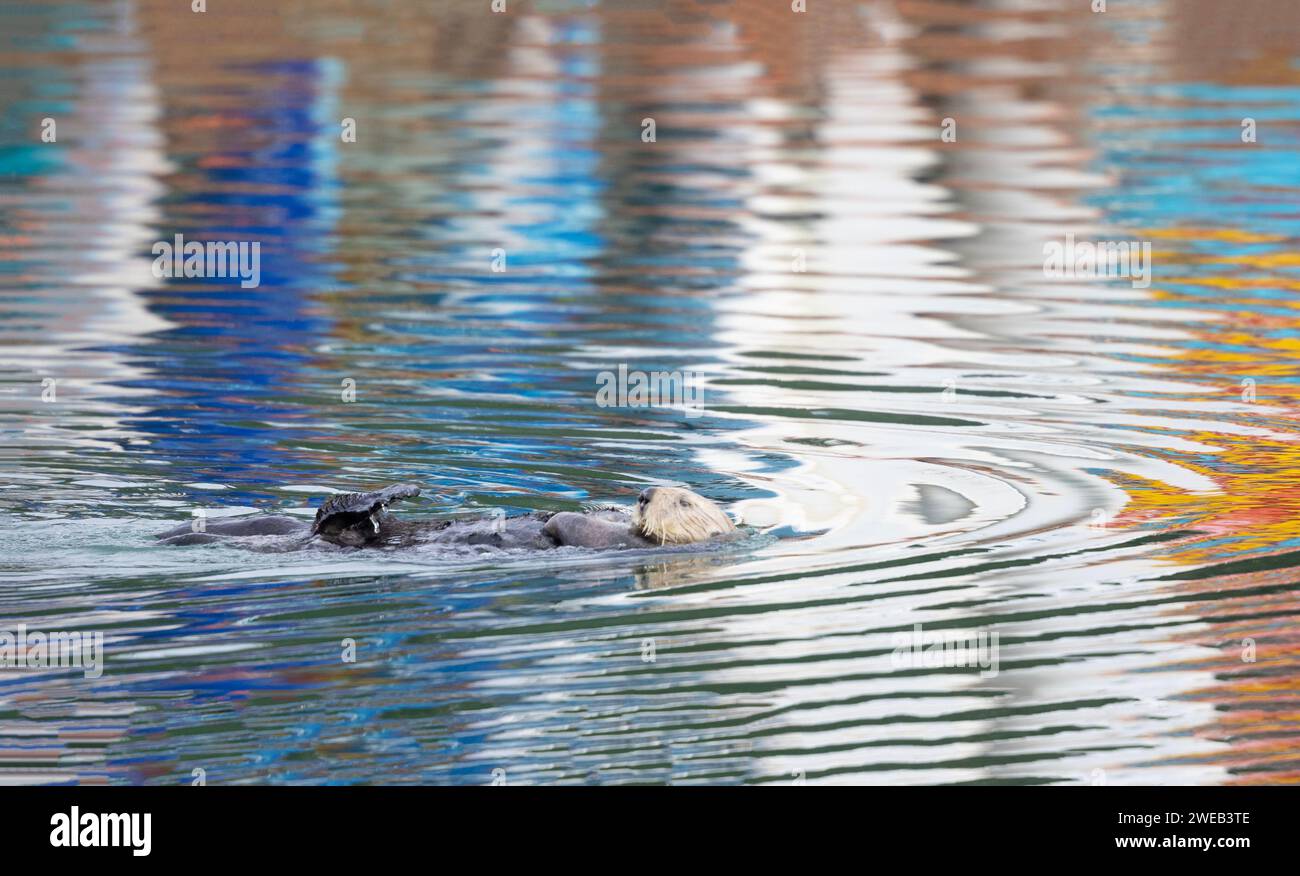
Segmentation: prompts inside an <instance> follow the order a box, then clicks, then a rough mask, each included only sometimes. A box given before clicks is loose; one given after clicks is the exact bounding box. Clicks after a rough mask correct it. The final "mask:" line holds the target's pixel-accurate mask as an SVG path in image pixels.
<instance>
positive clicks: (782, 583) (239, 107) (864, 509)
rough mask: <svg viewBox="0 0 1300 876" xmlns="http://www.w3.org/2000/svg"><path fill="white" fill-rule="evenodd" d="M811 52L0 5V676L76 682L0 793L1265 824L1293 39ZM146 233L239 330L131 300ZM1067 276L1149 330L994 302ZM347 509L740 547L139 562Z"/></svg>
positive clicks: (849, 12) (1284, 535)
mask: <svg viewBox="0 0 1300 876" xmlns="http://www.w3.org/2000/svg"><path fill="white" fill-rule="evenodd" d="M816 5H817V7H818V8H817V9H816V10H812V11H810V12H809V13H807V14H805V15H802V16H801V15H795V14H793V13H787V12H785V11H783V9H782V4H780V3H777V4H770V3H759V2H758V0H753V2H736V3H733V4H730V5H726V4H714V3H703V2H687V0H680V2H665V3H656V4H616V3H603V4H601V3H597V4H587V3H577V2H547V3H541V2H536V3H531V4H530V3H525V2H515V3H511V4H510V6H511V9H512V11H511V13H510V14H509V15H492V14H489V13H488V12H486V11H485V10H486V8H487V4H463V3H456V4H453V3H449V2H448V3H432V4H428V3H418V4H417V3H396V4H386V5H385V6H384V8H383V9H382V10H379V9H378V8H376V10H374V11H373V12H366V11H364V10H363V8H361V7H356V6H355V5H354V4H347V3H341V2H339V3H335V2H325V3H311V4H306V3H298V2H288V3H283V4H276V10H277V11H276V12H275V13H273V14H272V13H268V12H267V11H266V10H265V5H264V4H261V3H255V2H252V0H241V2H234V0H231V2H223V3H221V4H210V6H211V7H212V8H211V9H210V11H209V12H207V13H205V14H203V15H196V14H193V13H190V12H188V11H187V10H185V9H184V6H185V4H180V5H179V6H178V5H177V4H174V3H171V4H169V3H164V2H162V0H137V2H127V0H120V2H86V3H73V2H68V3H64V2H49V3H32V4H26V3H8V4H5V5H4V8H3V10H0V11H2V12H3V22H4V24H3V29H2V30H0V103H2V104H3V107H2V108H0V118H2V119H3V122H2V123H0V288H2V289H3V295H2V296H0V340H2V343H3V346H2V347H0V380H2V381H3V385H2V386H0V391H3V395H2V396H0V462H2V464H3V474H4V476H3V478H0V481H2V483H0V486H2V487H3V489H0V513H2V514H3V516H2V518H0V539H2V541H0V543H2V544H3V545H4V546H5V548H6V549H5V551H4V554H3V556H0V628H4V629H11V628H13V627H14V626H15V625H17V624H25V625H27V627H29V628H31V629H34V630H85V631H93V630H98V631H102V632H103V633H104V635H105V639H106V658H105V671H104V673H103V675H102V676H101V677H99V678H93V679H91V678H86V677H84V676H83V674H81V673H79V672H76V671H68V670H40V669H32V668H27V669H21V670H20V669H5V670H0V782H4V783H45V782H86V783H100V782H119V783H125V782H151V783H173V784H174V783H188V782H190V781H192V780H193V776H194V775H195V772H194V771H195V770H203V775H204V776H205V778H206V781H207V782H209V783H212V784H218V783H220V784H233V783H251V782H281V783H284V782H337V783H350V782H375V783H379V782H384V783H387V782H439V783H447V782H450V783H465V784H484V783H489V782H493V781H498V782H500V781H505V782H507V783H510V784H515V783H548V784H550V783H588V782H598V783H627V782H652V783H662V782H671V783H705V782H723V783H790V782H809V783H851V782H869V783H886V784H905V783H987V782H1010V783H1057V784H1092V783H1099V782H1104V783H1109V784H1126V783H1148V784H1150V783H1156V784H1165V783H1171V784H1172V783H1178V784H1184V783H1232V782H1281V781H1291V780H1295V779H1296V777H1297V776H1300V765H1298V764H1297V760H1298V757H1300V755H1298V754H1297V752H1298V751H1300V748H1298V745H1300V742H1298V740H1300V723H1298V722H1297V719H1296V715H1297V713H1298V712H1297V699H1296V693H1295V691H1296V677H1297V664H1296V657H1295V655H1296V653H1297V643H1300V627H1298V626H1297V613H1298V612H1300V607H1298V604H1297V587H1298V585H1297V583H1296V582H1295V580H1294V579H1295V574H1294V572H1293V571H1292V569H1293V568H1294V567H1295V566H1296V565H1297V559H1296V552H1297V550H1300V527H1297V525H1296V523H1295V521H1296V519H1297V514H1296V512H1297V509H1300V494H1298V493H1297V488H1296V486H1295V483H1296V477H1295V475H1296V472H1297V470H1298V468H1300V462H1298V461H1300V454H1297V446H1298V445H1297V439H1298V438H1300V430H1297V427H1296V420H1295V416H1294V411H1295V404H1296V401H1297V398H1298V397H1300V382H1298V381H1297V379H1296V376H1295V368H1294V364H1293V363H1294V355H1295V350H1296V346H1297V341H1296V338H1297V337H1300V311H1298V310H1297V308H1296V306H1295V293H1296V291H1297V289H1300V270H1298V269H1300V260H1298V259H1297V257H1296V248H1295V241H1296V239H1297V237H1298V236H1300V221H1298V217H1297V213H1296V207H1295V205H1296V203H1297V195H1300V162H1298V161H1297V149H1298V148H1300V67H1298V66H1297V63H1296V62H1297V58H1296V54H1295V49H1294V47H1295V45H1296V42H1295V40H1294V39H1293V38H1292V37H1294V36H1295V35H1296V34H1297V33H1300V16H1297V15H1296V13H1295V12H1294V11H1293V10H1291V9H1290V8H1289V7H1288V6H1287V4H1285V3H1282V2H1278V3H1266V2H1260V3H1258V4H1256V5H1255V7H1254V9H1253V11H1239V10H1233V9H1229V8H1226V4H1225V5H1222V6H1221V5H1220V4H1214V3H1210V2H1200V0H1193V2H1186V3H1173V2H1149V3H1125V4H1110V6H1111V9H1110V11H1108V12H1107V13H1105V14H1104V15H1091V14H1088V13H1086V12H1082V13H1080V12H1078V11H1077V10H1075V9H1074V7H1076V6H1086V4H1066V3H1060V2H1041V3H1019V2H1016V3H1013V2H990V3H984V4H955V3H954V4H903V3H899V4H893V3H890V2H872V3H861V4H854V3H843V4H816ZM217 6H220V7H221V8H220V9H218V8H216V7H217ZM480 6H482V7H483V8H482V9H480V8H479V7H480ZM824 7H831V8H824ZM1207 33H1209V34H1218V35H1219V37H1220V38H1218V39H1213V40H1207V39H1206V38H1205V37H1204V35H1205V34H1207ZM250 34H256V38H253V37H252V36H250ZM45 117H53V118H54V119H55V120H56V121H57V126H58V128H57V130H58V139H57V142H55V143H42V142H41V140H40V136H39V133H40V128H41V120H42V119H43V118H45ZM344 118H351V119H354V120H355V121H356V130H357V138H356V142H343V140H342V139H341V138H340V136H339V134H340V126H341V120H342V119H344ZM647 118H651V119H654V120H655V123H656V138H655V141H654V142H652V143H647V142H645V141H644V140H643V138H642V132H643V130H644V126H643V120H645V119H647ZM1245 118H1250V119H1253V120H1254V122H1255V124H1256V126H1257V130H1258V137H1257V140H1256V141H1255V142H1253V143H1246V142H1243V141H1242V138H1241V132H1242V120H1243V119H1245ZM944 119H952V120H953V121H954V122H955V124H956V132H957V137H956V140H955V142H945V141H943V140H941V138H940V131H941V128H942V126H943V121H944ZM175 234H183V235H185V236H186V238H187V239H197V240H257V241H260V242H261V248H262V283H261V285H260V286H259V287H257V288H253V289H243V288H240V286H239V284H238V282H237V281H231V280H218V279H211V280H207V279H199V278H191V279H184V278H181V279H160V278H156V277H154V276H153V275H152V273H151V271H150V263H151V261H152V255H151V252H150V248H151V247H152V245H153V243H154V242H155V241H157V240H170V239H172V237H173V235H175ZM1067 234H1073V235H1076V236H1077V237H1078V238H1079V239H1085V238H1087V239H1111V240H1135V241H1147V242H1150V243H1151V244H1152V248H1153V265H1154V268H1153V276H1152V282H1151V284H1150V287H1149V288H1134V287H1133V285H1132V284H1131V283H1128V282H1124V281H1113V280H1094V279H1086V278H1085V279H1074V280H1060V279H1052V278H1048V277H1045V276H1044V272H1043V268H1042V265H1043V246H1044V243H1046V242H1049V241H1054V240H1061V239H1063V238H1064V236H1065V235H1067ZM498 251H499V253H498ZM497 255H504V259H505V262H504V268H505V269H504V270H494V269H493V268H494V259H496V258H497ZM498 266H500V265H499V262H498ZM620 364H626V365H627V366H628V367H629V368H632V369H640V370H645V371H652V370H660V369H662V370H689V371H693V372H697V373H698V374H700V375H701V379H702V380H703V381H704V387H705V410H704V412H703V415H702V416H698V417H696V416H687V415H686V412H684V411H682V410H680V409H673V408H670V407H655V408H630V407H629V408H617V407H601V406H599V405H597V404H596V401H595V392H596V386H597V383H596V381H597V375H598V374H599V372H601V371H603V370H607V369H616V368H617V367H618V365H620ZM50 380H54V381H56V383H55V384H54V387H53V388H54V396H53V398H50V399H49V400H43V392H45V391H46V390H48V389H49V384H48V381H50ZM45 394H46V396H47V397H48V393H45ZM396 481H415V482H419V483H421V484H423V485H425V487H426V489H427V493H426V498H425V499H424V500H422V501H421V502H418V503H415V504H414V505H412V508H411V512H412V513H414V514H417V515H427V516H431V517H434V516H455V515H460V514H472V513H484V512H487V511H489V510H491V509H497V508H500V509H506V510H507V511H509V512H511V513H514V512H517V511H522V510H531V509H550V510H558V509H576V508H579V507H581V506H582V505H583V504H584V503H588V502H602V503H605V502H613V503H624V504H626V503H629V502H631V501H632V500H633V498H634V497H635V495H636V494H637V492H638V491H640V490H641V489H643V488H644V487H646V486H648V485H654V484H684V485H689V486H691V487H692V488H694V489H696V490H697V491H699V492H702V493H705V494H707V495H709V496H711V497H712V498H714V499H715V500H717V501H719V502H722V503H725V504H726V505H727V506H728V507H729V508H730V509H731V510H732V511H733V512H735V513H736V514H737V515H738V516H739V517H741V518H742V519H743V520H744V522H745V524H746V525H747V526H748V527H749V528H750V529H751V531H752V532H753V533H754V535H753V537H752V538H751V539H749V540H747V541H745V542H743V543H742V544H741V545H739V546H737V547H735V548H730V549H727V550H723V551H718V552H711V553H703V554H689V555H681V556H667V557H663V558H658V559H653V558H646V557H644V556H620V555H617V554H615V555H604V556H600V555H593V556H582V557H574V556H550V557H544V558H541V559H538V558H520V557H513V556H500V555H492V554H485V555H484V556H481V557H460V558H457V559H455V561H452V560H450V559H448V558H437V557H429V556H417V555H409V554H407V555H398V554H391V553H387V554H385V553H375V552H304V553H296V554H259V553H249V552H245V551H239V550H236V549H234V548H230V547H224V546H216V547H198V548H188V549H176V548H163V547H159V546H157V545H155V544H154V543H153V541H152V535H153V534H154V533H156V532H158V531H159V530H161V529H164V528H167V527H170V526H172V525H175V524H176V523H178V522H183V521H185V520H187V519H190V518H191V516H192V515H193V514H194V513H195V512H197V511H200V510H201V511H202V512H203V513H204V514H205V515H207V516H208V517H209V518H211V517H216V516H220V515H226V514H243V513H254V512H257V511H263V510H277V511H280V512H286V513H294V514H302V515H310V514H311V513H312V509H313V508H314V505H315V503H316V502H317V501H318V500H319V497H320V496H322V495H325V494H327V493H328V492H329V491H331V490H345V489H355V488H359V487H367V488H370V487H377V486H381V485H384V484H387V483H391V482H396ZM916 624H920V625H922V627H923V628H924V629H926V630H931V631H978V632H983V633H986V634H988V633H997V635H998V637H999V642H1000V647H999V667H998V672H997V673H996V674H993V675H989V674H981V673H980V671H979V670H978V669H977V668H966V667H938V668H927V667H924V666H921V667H900V666H898V665H897V662H896V661H895V660H894V658H893V651H894V649H895V647H896V637H897V636H898V634H900V633H906V632H908V631H911V630H912V629H913V628H914V625H916ZM348 642H351V643H353V644H354V645H355V652H356V659H355V661H349V660H346V659H344V656H343V655H344V654H345V652H346V650H347V648H348Z"/></svg>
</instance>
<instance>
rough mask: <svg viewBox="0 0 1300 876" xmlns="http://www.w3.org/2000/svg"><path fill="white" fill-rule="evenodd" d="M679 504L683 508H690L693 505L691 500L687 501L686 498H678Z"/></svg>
mask: <svg viewBox="0 0 1300 876" xmlns="http://www.w3.org/2000/svg"><path fill="white" fill-rule="evenodd" d="M677 504H678V505H681V506H682V507H683V508H689V507H691V503H690V502H687V501H686V500H685V499H678V500H677Z"/></svg>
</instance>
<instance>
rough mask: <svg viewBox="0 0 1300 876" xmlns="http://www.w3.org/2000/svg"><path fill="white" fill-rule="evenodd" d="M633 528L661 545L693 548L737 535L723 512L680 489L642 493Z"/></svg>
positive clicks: (701, 497) (700, 497) (662, 488)
mask: <svg viewBox="0 0 1300 876" xmlns="http://www.w3.org/2000/svg"><path fill="white" fill-rule="evenodd" d="M632 526H633V528H634V529H636V530H637V532H639V533H641V535H643V536H645V537H646V538H648V539H650V540H651V541H657V542H659V543H660V544H693V543H694V542H697V541H704V540H705V539H709V538H712V537H713V536H715V535H724V534H725V533H728V532H735V531H736V526H735V524H733V523H732V522H731V518H730V517H728V516H727V515H726V514H724V513H723V511H722V509H721V508H719V507H718V506H717V505H715V504H713V502H711V501H709V500H708V499H706V498H704V497H703V496H701V495H699V494H697V493H692V492H691V491H690V490H684V489H682V488H680V487H651V488H649V489H647V490H643V491H642V492H641V496H640V497H639V498H638V499H637V501H636V511H634V512H633V513H632Z"/></svg>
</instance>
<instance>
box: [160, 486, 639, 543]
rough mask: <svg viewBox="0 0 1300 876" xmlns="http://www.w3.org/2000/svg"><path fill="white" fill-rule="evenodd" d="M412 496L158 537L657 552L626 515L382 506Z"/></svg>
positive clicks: (407, 489) (350, 497)
mask: <svg viewBox="0 0 1300 876" xmlns="http://www.w3.org/2000/svg"><path fill="white" fill-rule="evenodd" d="M418 494H419V488H418V487H413V486H411V485H409V484H397V485H395V486H392V487H389V488H387V489H385V490H379V491H377V492H373V493H342V494H338V495H335V496H331V497H330V498H329V499H327V500H325V502H324V503H322V504H321V507H320V509H319V510H318V511H317V512H316V519H315V520H314V521H313V522H312V523H311V524H310V525H308V524H307V523H305V522H304V521H302V520H298V519H296V518H293V517H286V516H284V515H273V514H268V515H264V516H260V517H250V518H241V519H238V520H229V521H214V522H208V523H206V525H205V526H204V527H203V529H202V530H201V531H196V530H195V528H194V526H193V524H183V525H181V526H178V527H175V528H174V529H170V530H168V531H166V532H163V533H160V534H159V535H158V536H157V538H158V539H159V540H161V541H162V542H163V543H164V544H169V545H191V544H211V543H214V542H221V541H226V540H228V539H257V542H244V544H245V546H248V547H253V548H255V549H259V550H270V551H288V550H296V549H300V548H303V547H306V546H308V545H310V544H311V543H313V542H314V541H315V540H316V539H320V540H321V541H324V542H327V543H330V544H335V545H339V546H342V547H409V546H413V545H427V544H440V545H465V546H470V547H473V546H483V547H487V548H494V549H500V550H512V549H513V550H534V551H536V550H549V549H551V548H556V547H561V546H573V547H586V548H597V549H601V548H616V547H637V548H645V547H658V546H659V545H658V544H657V543H656V542H653V541H651V540H650V539H647V538H645V537H644V536H642V535H641V534H640V533H638V532H636V531H635V529H634V528H633V525H632V518H631V516H630V515H628V514H626V513H624V512H622V511H619V510H616V509H604V510H599V511H587V512H583V513H575V512H570V511H564V512H560V513H558V514H557V513H554V512H546V511H535V512H533V513H531V514H521V515H517V516H514V517H479V518H475V519H472V520H455V521H447V520H442V521H433V522H420V521H414V522H408V521H403V520H399V519H398V518H396V517H394V516H393V515H392V514H390V513H388V503H389V502H393V501H397V500H399V499H404V498H409V497H411V496H415V495H418Z"/></svg>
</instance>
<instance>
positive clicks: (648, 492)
mask: <svg viewBox="0 0 1300 876" xmlns="http://www.w3.org/2000/svg"><path fill="white" fill-rule="evenodd" d="M654 497H655V488H654V487H648V488H646V489H644V490H642V491H641V495H640V497H639V498H638V499H637V501H638V502H640V503H641V504H642V505H644V504H645V503H646V502H649V501H650V500H651V499H653V498H654Z"/></svg>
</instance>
